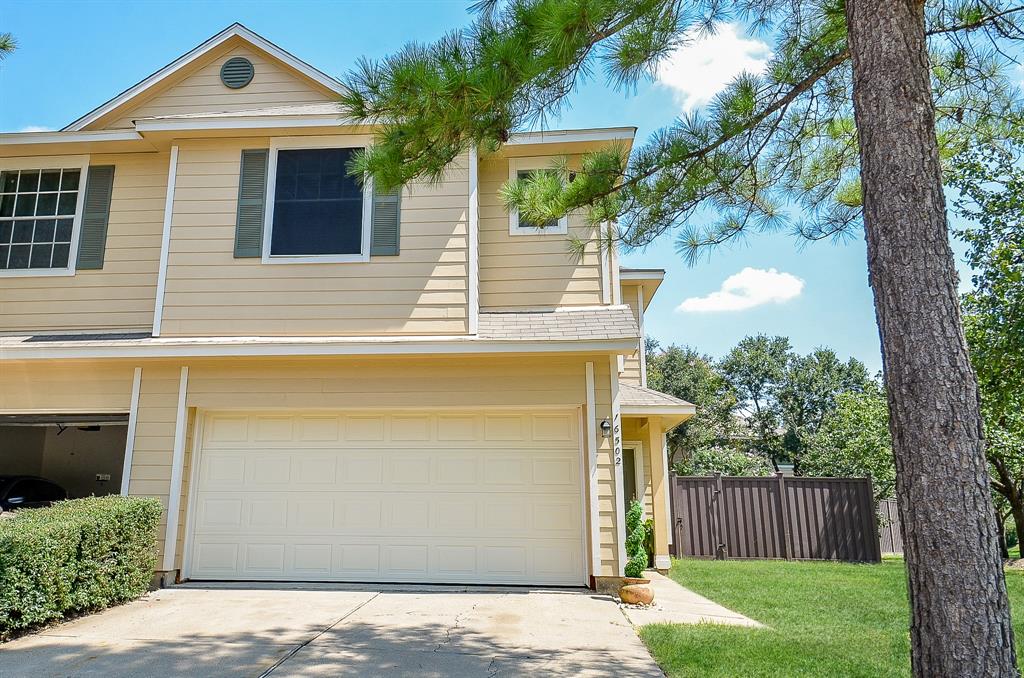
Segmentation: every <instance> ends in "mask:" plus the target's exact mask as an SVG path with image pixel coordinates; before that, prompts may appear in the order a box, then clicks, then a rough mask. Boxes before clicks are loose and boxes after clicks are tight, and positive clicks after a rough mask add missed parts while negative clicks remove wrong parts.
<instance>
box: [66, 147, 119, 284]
mask: <svg viewBox="0 0 1024 678" xmlns="http://www.w3.org/2000/svg"><path fill="white" fill-rule="evenodd" d="M113 188H114V166H113V165H98V166H95V167H90V168H89V174H88V175H87V177H86V180H85V207H84V208H83V210H82V230H81V233H80V234H79V236H78V260H77V263H76V264H75V268H76V269H78V270H80V271H90V270H96V269H101V268H103V253H104V250H106V248H107V221H108V220H109V218H110V193H111V191H112V190H113Z"/></svg>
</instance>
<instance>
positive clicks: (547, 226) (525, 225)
mask: <svg viewBox="0 0 1024 678" xmlns="http://www.w3.org/2000/svg"><path fill="white" fill-rule="evenodd" d="M551 160H552V159H551V158H509V161H508V179H509V181H516V180H522V179H529V178H530V176H532V175H533V174H534V173H535V172H537V171H539V170H542V169H550V167H551ZM568 232H569V218H568V217H567V216H563V217H562V218H561V219H551V220H549V221H547V222H545V223H543V224H535V223H532V222H530V221H528V220H526V219H525V218H520V216H519V210H517V209H515V208H513V209H511V210H509V213H508V233H509V235H565V234H567V233H568Z"/></svg>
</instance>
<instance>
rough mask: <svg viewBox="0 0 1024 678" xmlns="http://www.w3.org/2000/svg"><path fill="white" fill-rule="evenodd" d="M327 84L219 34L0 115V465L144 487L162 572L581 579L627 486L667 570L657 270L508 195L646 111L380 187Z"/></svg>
mask: <svg viewBox="0 0 1024 678" xmlns="http://www.w3.org/2000/svg"><path fill="white" fill-rule="evenodd" d="M341 89H342V86H341V85H340V84H339V82H338V81H336V80H335V79H333V78H331V77H330V76H328V75H325V74H324V73H322V72H320V71H319V70H317V69H316V68H314V67H312V66H310V65H309V64H307V63H304V62H302V61H300V60H299V59H297V58H296V57H294V56H292V55H291V54H289V53H287V52H285V51H284V50H282V49H281V48H279V47H277V46H275V45H274V44H272V43H270V42H269V41H267V40H266V39H264V38H262V37H260V36H258V35H256V34H254V33H252V32H251V31H249V30H248V29H246V28H244V27H243V26H241V25H238V24H236V25H233V26H230V27H229V28H227V29H226V30H224V31H223V32H221V33H219V34H217V35H216V36H214V37H212V38H211V39H210V40H208V41H206V42H204V43H203V44H201V45H199V46H198V47H196V48H195V49H193V50H191V51H190V52H188V53H187V54H185V55H183V56H182V57H180V58H179V59H177V60H176V61H174V62H173V63H171V64H169V65H167V66H165V67H164V68H161V69H160V70H159V71H157V72H156V73H154V74H153V75H151V76H150V77H148V78H146V79H145V80H143V81H142V82H139V83H138V84H135V85H133V86H131V87H130V88H128V89H127V90H125V91H124V92H122V93H121V94H118V95H117V96H115V97H114V98H113V99H111V100H109V101H108V102H107V103H105V104H103V105H101V106H100V107H99V108H97V109H95V110H93V111H90V112H89V113H87V114H85V115H84V116H82V117H81V118H79V119H78V120H76V121H74V122H73V123H71V124H70V125H68V126H67V127H66V128H64V129H63V130H61V131H59V132H29V133H9V134H0V474H12V473H26V474H29V475H42V476H44V477H47V478H48V479H54V478H55V477H56V478H57V482H60V484H62V485H63V486H65V487H67V488H69V491H70V492H71V494H72V495H75V494H89V493H92V492H97V491H105V492H121V493H123V494H131V495H150V496H156V497H159V498H160V499H161V500H162V501H163V503H164V505H165V507H166V512H165V516H164V522H163V525H162V528H161V530H162V531H161V536H160V563H161V565H160V567H161V575H162V576H163V577H164V578H165V581H169V580H173V579H179V580H180V579H190V580H203V579H216V580H289V581H292V580H295V581H302V580H309V581H374V582H465V583H472V582H476V583H494V584H545V585H590V586H595V585H599V584H601V583H603V582H602V579H603V578H615V577H619V576H621V575H622V570H623V565H624V562H625V557H624V542H625V534H624V533H625V527H624V520H623V514H624V510H625V506H626V503H627V502H628V501H629V500H630V499H631V498H633V497H639V498H642V499H643V501H644V502H645V507H646V511H647V512H648V515H650V516H653V518H654V523H655V527H656V529H655V549H656V564H657V566H658V567H667V565H668V553H669V538H670V537H669V512H668V496H667V488H668V485H667V468H666V458H665V444H664V436H665V433H666V431H667V430H669V429H670V428H671V427H673V426H675V425H676V424H678V423H679V422H681V421H683V420H684V419H686V418H687V417H688V416H690V415H691V414H692V413H693V407H692V406H691V405H689V404H688V403H684V402H682V401H680V400H677V399H675V398H672V397H669V396H666V395H664V394H661V393H657V392H655V391H651V390H649V389H647V388H646V369H645V364H644V355H643V351H642V350H640V349H641V343H640V341H641V337H642V335H643V317H644V309H645V308H646V306H647V305H648V304H649V303H650V301H651V297H652V296H653V294H654V293H655V291H656V290H657V288H658V286H659V284H660V282H661V280H662V278H663V275H664V272H663V271H661V270H628V269H623V268H620V267H619V266H618V263H617V258H616V255H615V253H614V252H609V251H607V248H604V249H602V248H598V247H597V245H596V244H593V245H590V246H589V247H588V249H587V251H586V252H585V254H583V256H582V257H579V258H574V257H573V256H572V255H571V254H570V251H569V238H570V237H572V236H581V237H583V238H592V237H593V236H594V235H595V232H596V228H595V227H594V226H592V225H589V224H588V223H587V222H586V221H585V219H584V218H583V216H582V215H575V214H572V215H569V216H568V217H566V218H563V219H560V220H558V221H557V223H556V222H552V223H550V224H542V225H538V224H529V223H524V222H523V221H522V220H520V219H519V218H518V215H517V214H515V213H514V212H513V213H509V211H508V210H506V208H505V206H504V204H503V203H502V201H501V200H500V198H499V188H500V186H501V185H502V183H503V182H505V181H507V180H508V179H509V178H510V177H516V176H517V175H519V174H520V173H522V172H528V171H530V170H532V169H535V168H538V167H545V166H549V165H550V164H551V163H552V161H553V160H555V159H556V158H559V157H568V158H569V159H570V161H571V160H572V158H573V157H574V156H578V155H579V154H581V153H584V152H586V151H588V150H590V149H593V148H597V147H600V146H601V145H604V144H609V143H616V144H623V145H628V144H630V143H631V142H632V138H633V134H634V129H632V128H616V129H588V130H566V131H553V132H543V133H524V134H517V135H515V136H513V137H512V138H511V139H510V140H509V142H508V143H507V144H505V145H504V146H503V147H502V149H501V150H500V151H498V152H496V153H493V154H482V153H477V152H470V153H467V154H465V155H464V156H462V157H461V158H459V160H458V161H457V162H455V163H453V165H452V167H451V168H450V171H449V172H448V173H447V175H446V176H445V177H444V180H443V181H441V182H440V183H433V184H431V183H414V184H412V185H409V186H407V187H405V189H404V190H402V191H401V192H400V194H392V195H389V194H381V193H379V192H375V191H374V189H373V186H372V183H371V182H367V183H366V184H365V185H361V184H360V183H359V182H356V181H355V180H353V179H352V178H351V177H350V176H348V175H347V174H346V171H345V163H346V161H347V160H348V158H349V156H350V154H351V153H352V152H353V149H358V148H362V147H365V146H366V145H368V144H372V143H373V129H371V128H367V127H360V126H354V125H352V124H351V123H350V122H348V121H346V120H345V119H343V117H342V116H341V115H340V114H339V110H338V107H337V104H336V99H337V95H338V92H339V91H341ZM104 432H106V434H105V433H104ZM90 435H94V436H95V437H94V438H90V437H89V436H90ZM69 441H70V442H69ZM75 441H77V442H75ZM90 441H91V442H90ZM62 446H63V447H62ZM111 457H114V458H115V459H114V461H111ZM100 460H103V461H102V464H101V462H100ZM111 464H113V468H114V469H115V470H114V471H113V472H111V471H110V468H111ZM101 466H102V468H101ZM15 467H17V468H15ZM103 469H106V470H105V471H104V470H103ZM72 471H74V472H75V473H78V479H77V480H75V479H73V478H70V477H67V478H65V479H63V480H61V478H64V477H65V476H69V474H71V473H72ZM98 488H99V489H98Z"/></svg>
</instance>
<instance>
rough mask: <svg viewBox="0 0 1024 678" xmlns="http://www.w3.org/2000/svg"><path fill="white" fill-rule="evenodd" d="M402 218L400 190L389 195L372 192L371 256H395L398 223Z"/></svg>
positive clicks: (396, 252)
mask: <svg viewBox="0 0 1024 678" xmlns="http://www.w3.org/2000/svg"><path fill="white" fill-rule="evenodd" d="M401 216H402V189H401V188H397V189H395V190H394V191H392V192H390V193H384V192H381V191H376V190H374V191H373V219H372V224H373V227H372V233H371V238H370V254H371V255H377V256H381V255H391V256H394V255H397V254H398V240H399V222H400V221H401Z"/></svg>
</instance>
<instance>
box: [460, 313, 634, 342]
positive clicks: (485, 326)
mask: <svg viewBox="0 0 1024 678" xmlns="http://www.w3.org/2000/svg"><path fill="white" fill-rule="evenodd" d="M479 335H480V338H481V339H510V340H522V341H538V340H542V341H587V340H595V339H598V340H599V339H639V338H640V330H639V328H638V327H637V324H636V320H635V319H634V318H633V312H632V311H631V310H630V309H629V307H628V306H593V307H586V308H582V307H578V308H572V307H563V308H559V309H556V310H553V311H521V312H520V311H516V312H509V313H481V314H480V325H479Z"/></svg>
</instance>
